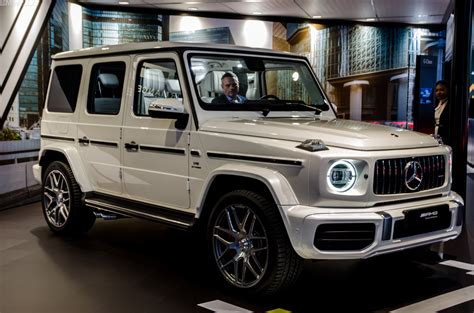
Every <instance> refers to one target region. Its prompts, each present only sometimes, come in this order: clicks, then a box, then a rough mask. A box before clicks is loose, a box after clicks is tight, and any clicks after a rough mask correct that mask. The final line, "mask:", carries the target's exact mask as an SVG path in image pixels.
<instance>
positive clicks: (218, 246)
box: [212, 204, 269, 288]
mask: <svg viewBox="0 0 474 313" xmlns="http://www.w3.org/2000/svg"><path fill="white" fill-rule="evenodd" d="M212 247H213V252H214V257H215V260H216V262H217V265H218V267H219V270H220V271H221V273H222V275H223V276H224V278H225V279H226V280H227V281H228V282H230V283H231V284H232V285H233V286H236V287H240V288H249V287H252V286H255V285H256V284H257V283H258V282H260V280H261V279H262V278H263V276H264V274H265V272H266V270H267V267H268V260H269V249H268V237H267V233H266V231H265V227H264V224H263V223H262V221H261V220H260V218H259V217H258V216H257V215H256V214H255V212H254V211H253V210H252V209H251V208H249V207H248V206H246V205H243V204H238V205H237V204H234V205H229V206H227V207H226V208H225V209H224V210H222V211H221V212H220V213H219V215H218V216H217V218H216V221H215V223H214V227H213V234H212Z"/></svg>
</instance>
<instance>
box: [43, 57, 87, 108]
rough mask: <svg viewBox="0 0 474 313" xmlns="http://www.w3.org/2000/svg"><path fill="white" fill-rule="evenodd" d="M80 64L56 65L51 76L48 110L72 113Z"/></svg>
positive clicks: (80, 73) (79, 77)
mask: <svg viewBox="0 0 474 313" xmlns="http://www.w3.org/2000/svg"><path fill="white" fill-rule="evenodd" d="M81 77H82V65H79V64H76V65H62V66H56V67H55V69H54V72H53V76H52V78H51V87H50V90H49V99H48V104H47V107H48V111H50V112H61V113H73V112H74V110H75V109H76V103H77V96H78V94H79V86H80V85H81Z"/></svg>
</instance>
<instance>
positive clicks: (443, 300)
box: [390, 285, 474, 313]
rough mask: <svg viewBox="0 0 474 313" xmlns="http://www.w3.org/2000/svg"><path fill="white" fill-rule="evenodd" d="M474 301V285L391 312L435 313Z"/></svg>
mask: <svg viewBox="0 0 474 313" xmlns="http://www.w3.org/2000/svg"><path fill="white" fill-rule="evenodd" d="M471 300H474V285H472V286H469V287H465V288H461V289H458V290H454V291H451V292H448V293H445V294H442V295H439V296H436V297H433V298H430V299H426V300H423V301H420V302H417V303H414V304H410V305H408V306H405V307H403V308H399V309H396V310H394V311H390V312H391V313H413V312H417V313H433V312H438V311H441V310H444V309H448V308H450V307H453V306H455V305H458V304H461V303H464V302H467V301H471Z"/></svg>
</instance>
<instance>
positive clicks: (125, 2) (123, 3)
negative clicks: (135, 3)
mask: <svg viewBox="0 0 474 313" xmlns="http://www.w3.org/2000/svg"><path fill="white" fill-rule="evenodd" d="M118 4H121V5H128V4H129V3H128V1H119V3H118Z"/></svg>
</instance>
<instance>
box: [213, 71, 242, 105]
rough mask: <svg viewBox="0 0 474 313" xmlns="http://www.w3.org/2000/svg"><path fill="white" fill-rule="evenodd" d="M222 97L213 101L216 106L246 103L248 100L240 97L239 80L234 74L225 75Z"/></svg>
mask: <svg viewBox="0 0 474 313" xmlns="http://www.w3.org/2000/svg"><path fill="white" fill-rule="evenodd" d="M221 87H222V93H223V94H222V95H220V96H219V97H216V98H214V99H213V100H212V103H214V104H216V103H219V104H230V103H244V102H245V101H247V98H245V97H244V96H241V95H239V79H238V78H237V76H236V75H235V74H234V73H229V72H227V73H225V74H224V75H222V78H221Z"/></svg>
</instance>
